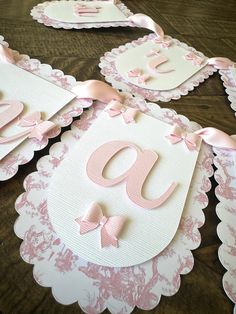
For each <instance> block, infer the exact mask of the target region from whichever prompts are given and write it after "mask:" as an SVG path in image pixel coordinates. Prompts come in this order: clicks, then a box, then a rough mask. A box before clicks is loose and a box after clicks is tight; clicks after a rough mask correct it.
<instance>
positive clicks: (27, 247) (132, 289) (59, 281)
mask: <svg viewBox="0 0 236 314" xmlns="http://www.w3.org/2000/svg"><path fill="white" fill-rule="evenodd" d="M124 95H125V98H126V101H125V104H126V105H130V106H137V107H138V108H139V109H140V110H141V111H143V112H145V113H147V114H150V115H152V116H153V117H156V118H157V119H161V120H163V121H165V122H167V123H169V124H174V123H177V124H179V125H181V126H186V127H187V128H188V129H189V130H192V131H193V130H196V129H198V128H199V127H200V126H199V125H198V124H197V123H195V122H190V121H189V120H188V119H187V118H186V117H184V116H181V115H177V114H176V112H175V111H173V110H170V109H161V108H160V107H159V106H158V105H156V104H152V103H146V102H145V100H143V99H141V98H137V97H136V98H133V97H131V95H130V94H124ZM104 107H105V104H102V103H99V102H97V104H96V106H95V107H93V108H91V109H90V110H88V111H87V112H85V113H84V114H83V115H82V117H81V119H80V120H78V121H75V122H74V123H73V124H72V126H71V131H67V132H65V133H63V134H62V137H61V142H59V143H56V144H54V145H52V147H51V148H50V155H49V156H44V157H42V158H41V159H40V160H39V161H38V163H37V169H38V171H37V172H34V173H32V174H30V175H28V176H27V177H26V179H25V181H24V188H25V191H26V192H25V193H23V194H21V195H20V196H19V197H18V198H17V200H16V204H15V208H16V210H17V212H18V213H19V217H18V219H17V220H16V223H15V226H14V230H15V233H16V235H17V236H18V237H19V238H21V239H23V242H22V244H21V248H20V252H21V256H22V258H23V259H24V260H25V261H26V262H27V263H31V264H34V271H33V273H34V277H35V280H36V281H37V282H38V283H39V284H40V285H42V286H45V287H51V288H52V293H53V295H54V297H55V299H56V300H57V301H58V302H60V303H62V304H71V303H73V302H76V301H77V302H79V304H80V306H81V308H82V310H83V311H85V312H87V313H100V312H102V311H103V310H104V309H105V308H108V309H109V310H110V311H111V313H130V312H131V311H132V310H133V308H134V307H135V306H137V307H139V308H142V309H146V310H150V309H152V308H154V307H155V306H157V305H158V303H159V301H160V298H161V295H166V296H170V295H173V294H175V293H176V292H177V291H178V289H179V287H180V274H187V273H189V272H190V271H191V269H192V267H193V255H192V253H191V250H193V249H196V248H197V247H198V246H199V245H200V242H201V237H200V233H199V231H198V228H200V227H201V226H202V225H203V224H204V221H205V218H204V213H203V211H202V209H203V208H205V207H206V206H207V204H208V198H207V196H206V192H208V191H209V190H210V188H211V183H210V180H209V177H210V176H212V175H213V168H212V162H213V153H212V150H211V149H210V147H209V146H207V145H205V144H203V145H202V149H201V152H200V156H199V160H198V163H197V166H196V169H197V170H196V171H195V174H194V177H193V180H192V182H193V184H192V186H191V188H190V190H189V198H188V201H187V202H186V207H185V210H184V212H183V216H182V218H181V222H180V226H179V229H178V231H177V233H176V235H175V238H174V239H173V241H172V242H171V243H170V245H169V246H168V247H167V248H166V249H165V250H164V251H163V252H162V253H161V254H159V255H158V256H157V257H155V258H153V259H152V260H150V261H148V262H146V263H144V264H141V265H136V266H134V267H125V268H108V267H102V266H99V265H95V264H91V263H88V262H86V261H83V260H81V259H80V258H79V257H78V256H76V255H74V254H73V253H72V252H71V251H70V250H68V249H67V248H66V247H65V246H64V245H63V243H61V240H60V239H58V237H57V235H56V234H55V232H54V231H53V229H52V226H51V223H50V220H49V217H48V215H47V207H46V206H47V205H46V197H47V196H46V194H47V193H46V190H47V187H48V185H49V184H50V177H51V176H52V173H53V171H54V170H55V168H56V167H57V166H58V165H59V164H60V161H61V160H62V159H64V158H65V155H66V153H67V152H68V151H69V149H71V148H72V147H73V145H74V143H75V142H76V141H78V140H79V138H80V137H81V136H82V135H83V133H84V132H86V130H87V129H88V128H89V126H90V125H91V124H92V123H93V121H94V119H96V117H97V115H98V114H99V112H101V110H102V109H103V108H104ZM173 265H174V266H173ZM81 276H82V277H81ZM80 280H83V289H82V290H81V285H80ZM130 283H132V285H130ZM86 285H87V290H86V289H85V287H86ZM63 288H64V289H65V290H63ZM137 288H139V290H140V292H138V290H137Z"/></svg>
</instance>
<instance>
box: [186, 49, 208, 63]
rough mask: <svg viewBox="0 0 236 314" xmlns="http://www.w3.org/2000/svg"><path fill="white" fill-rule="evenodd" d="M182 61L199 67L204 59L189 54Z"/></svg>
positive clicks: (192, 53) (191, 53)
mask: <svg viewBox="0 0 236 314" xmlns="http://www.w3.org/2000/svg"><path fill="white" fill-rule="evenodd" d="M184 59H185V60H187V61H192V63H193V65H196V66H200V65H201V64H202V63H203V61H204V59H203V58H201V57H199V56H197V55H196V54H195V53H194V52H189V53H187V54H186V55H185V56H184Z"/></svg>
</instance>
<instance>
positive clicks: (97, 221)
mask: <svg viewBox="0 0 236 314" xmlns="http://www.w3.org/2000/svg"><path fill="white" fill-rule="evenodd" d="M75 221H76V222H77V223H78V224H79V225H80V234H81V235H83V234H85V233H87V232H90V231H92V230H94V229H96V228H98V227H99V226H101V233H100V234H101V247H102V248H104V247H108V246H110V245H112V246H114V247H118V236H119V234H120V232H121V229H122V228H123V225H124V222H125V218H124V217H123V216H111V217H106V216H104V215H103V213H102V209H101V207H100V205H99V204H97V203H92V204H91V206H90V208H89V209H88V210H87V212H86V213H85V214H84V216H83V217H78V218H76V219H75Z"/></svg>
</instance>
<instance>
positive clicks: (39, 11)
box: [30, 0, 134, 29]
mask: <svg viewBox="0 0 236 314" xmlns="http://www.w3.org/2000/svg"><path fill="white" fill-rule="evenodd" d="M89 1H93V0H89ZM49 4H51V2H49V1H46V2H43V3H40V4H38V5H36V6H35V7H33V9H32V10H31V12H30V15H31V16H32V18H33V19H34V20H36V21H38V22H39V23H41V24H44V25H45V26H52V27H54V28H63V29H83V28H88V29H89V28H100V27H118V26H122V27H127V26H129V27H134V25H133V24H132V23H129V22H125V23H124V22H112V23H87V24H86V23H78V24H76V23H64V22H60V21H56V20H53V19H50V18H48V17H47V16H46V15H45V14H44V9H45V8H46V7H47V6H48V5H49ZM116 6H117V7H118V8H119V9H120V10H121V11H122V12H123V13H124V14H125V15H126V16H127V17H128V16H131V15H133V13H132V12H131V11H130V10H129V9H128V8H127V7H126V5H124V4H123V3H122V2H121V1H119V0H118V1H117V4H116Z"/></svg>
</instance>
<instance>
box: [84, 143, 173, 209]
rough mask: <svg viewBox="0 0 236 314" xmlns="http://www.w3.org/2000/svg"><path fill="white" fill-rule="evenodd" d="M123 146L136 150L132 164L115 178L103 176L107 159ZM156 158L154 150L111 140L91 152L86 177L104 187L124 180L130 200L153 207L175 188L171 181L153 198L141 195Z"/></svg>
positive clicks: (161, 202) (164, 199) (146, 206)
mask: <svg viewBox="0 0 236 314" xmlns="http://www.w3.org/2000/svg"><path fill="white" fill-rule="evenodd" d="M125 148H133V149H134V150H135V151H136V153H137V158H136V161H135V162H134V164H133V165H132V166H131V167H130V168H129V169H128V170H127V171H126V172H125V173H123V174H122V175H120V176H119V177H117V178H113V179H106V178H104V177H103V171H104V168H105V167H106V165H107V163H108V162H109V160H111V159H112V158H113V157H114V156H115V155H116V154H117V153H118V152H119V151H121V150H123V149H125ZM157 159H158V155H157V154H156V153H155V152H152V151H150V150H144V151H141V150H140V149H139V148H138V147H137V146H136V145H135V144H133V143H130V142H125V141H111V142H108V143H105V144H103V145H102V146H100V147H99V148H98V149H96V150H95V151H94V152H93V153H92V155H91V156H90V158H89V160H88V163H87V167H86V171H87V175H88V177H89V178H90V179H91V180H92V181H93V182H94V183H96V184H99V185H101V186H104V187H110V186H113V185H116V184H118V183H120V182H122V181H126V192H127V195H128V197H129V198H130V200H131V201H133V202H134V203H135V204H137V205H139V206H141V207H143V208H147V209H153V208H156V207H159V206H160V205H161V204H163V203H164V202H165V201H166V200H167V199H168V198H169V197H170V195H171V194H172V193H173V191H174V189H175V188H176V183H172V184H171V185H170V187H169V188H168V189H167V190H166V191H165V192H164V193H163V194H162V195H161V196H160V197H158V198H156V199H154V200H147V199H145V198H143V197H142V187H143V185H144V182H145V180H146V178H147V176H148V175H149V173H150V171H151V169H152V168H153V166H154V165H155V163H156V162H157Z"/></svg>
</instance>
